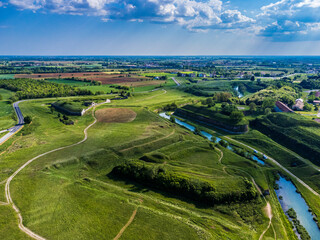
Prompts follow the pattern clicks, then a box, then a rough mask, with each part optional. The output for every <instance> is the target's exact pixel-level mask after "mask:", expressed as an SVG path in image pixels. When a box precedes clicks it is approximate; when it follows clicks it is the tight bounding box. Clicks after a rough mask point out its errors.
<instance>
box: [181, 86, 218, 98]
mask: <svg viewBox="0 0 320 240" xmlns="http://www.w3.org/2000/svg"><path fill="white" fill-rule="evenodd" d="M183 90H184V91H185V92H187V93H190V94H193V95H195V96H203V97H212V93H209V92H207V91H205V90H204V89H202V88H201V87H199V86H197V85H195V86H191V87H185V88H184V89H183Z"/></svg>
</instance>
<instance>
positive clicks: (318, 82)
mask: <svg viewBox="0 0 320 240" xmlns="http://www.w3.org/2000/svg"><path fill="white" fill-rule="evenodd" d="M299 85H300V86H301V87H303V88H306V89H320V78H316V79H308V80H303V81H301V83H300V84H299Z"/></svg>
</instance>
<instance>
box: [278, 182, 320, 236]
mask: <svg viewBox="0 0 320 240" xmlns="http://www.w3.org/2000/svg"><path fill="white" fill-rule="evenodd" d="M277 184H278V185H279V190H276V194H277V197H278V200H279V202H280V204H281V207H282V209H283V211H284V212H286V211H288V209H290V208H293V209H294V210H295V211H296V213H297V219H298V220H299V221H300V223H301V225H302V226H304V228H305V229H306V230H307V232H308V233H309V235H310V237H311V239H312V240H318V239H320V230H319V228H318V226H317V224H316V222H315V221H314V220H313V215H312V213H311V212H309V211H308V209H309V207H308V205H307V203H306V201H305V200H304V199H303V197H302V196H301V194H299V193H297V192H296V190H297V188H296V186H295V185H294V184H293V183H292V182H291V181H288V180H286V179H285V178H284V177H280V179H279V181H277ZM280 196H282V199H280V198H279V197H280Z"/></svg>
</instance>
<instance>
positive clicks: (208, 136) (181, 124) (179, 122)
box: [159, 113, 265, 165]
mask: <svg viewBox="0 0 320 240" xmlns="http://www.w3.org/2000/svg"><path fill="white" fill-rule="evenodd" d="M159 116H160V117H163V118H165V119H170V116H169V115H167V114H166V113H160V114H159ZM175 122H176V123H177V124H179V125H180V126H183V127H185V128H186V129H188V130H190V131H191V132H194V131H195V129H196V128H195V127H194V126H192V125H190V124H188V123H186V122H184V121H182V120H180V119H177V118H175ZM200 133H201V135H202V136H204V137H206V138H207V139H208V140H209V141H212V142H213V140H214V142H215V143H219V142H220V141H221V140H222V139H221V138H219V137H215V136H213V135H211V134H210V133H207V132H205V131H201V132H200ZM227 149H229V150H231V151H234V146H233V145H231V144H228V146H227ZM252 160H254V161H256V162H258V163H259V164H261V165H265V162H264V161H262V160H261V159H259V158H258V157H257V156H255V155H253V156H252Z"/></svg>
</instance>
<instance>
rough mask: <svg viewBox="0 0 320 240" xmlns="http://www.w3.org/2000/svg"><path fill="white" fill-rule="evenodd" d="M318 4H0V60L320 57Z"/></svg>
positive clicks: (172, 0) (124, 0)
mask: <svg viewBox="0 0 320 240" xmlns="http://www.w3.org/2000/svg"><path fill="white" fill-rule="evenodd" d="M319 12H320V0H279V1H277V0H275V1H272V0H267V1H259V0H255V1H254V0H230V1H222V0H7V1H4V0H0V55H320V14H319Z"/></svg>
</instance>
